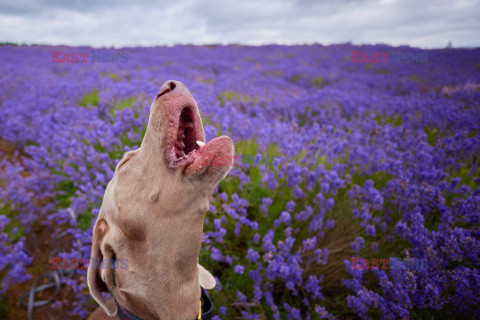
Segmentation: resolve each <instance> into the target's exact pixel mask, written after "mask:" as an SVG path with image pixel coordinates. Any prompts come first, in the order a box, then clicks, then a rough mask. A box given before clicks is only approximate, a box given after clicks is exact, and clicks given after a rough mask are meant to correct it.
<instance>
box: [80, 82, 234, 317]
mask: <svg viewBox="0 0 480 320" xmlns="http://www.w3.org/2000/svg"><path fill="white" fill-rule="evenodd" d="M233 153H234V150H233V143H232V140H231V139H230V138H229V137H225V136H222V137H218V138H215V139H213V140H211V141H209V142H208V143H205V134H204V132H203V125H202V119H201V117H200V113H199V110H198V107H197V104H196V102H195V100H194V99H193V97H192V96H191V94H190V92H189V91H188V89H187V88H186V87H185V86H184V85H183V84H182V83H181V82H177V81H167V82H166V83H165V84H163V85H162V87H161V88H160V92H159V93H158V95H157V96H156V97H155V100H154V101H153V103H152V106H151V109H150V118H149V121H148V126H147V130H146V133H145V137H144V139H143V141H142V144H141V146H140V148H139V149H137V150H135V151H130V152H127V153H126V154H125V156H124V157H123V159H122V160H121V161H120V162H119V163H118V165H117V167H116V170H115V174H114V177H113V179H112V180H111V181H110V183H109V184H108V186H107V189H106V191H105V195H104V198H103V203H102V206H101V209H100V213H99V215H98V218H97V222H96V224H95V227H94V229H93V236H92V254H91V257H92V259H93V260H91V263H90V265H89V269H88V273H87V277H88V285H89V288H90V292H91V294H92V296H93V297H94V298H95V300H97V302H98V303H99V304H100V305H101V306H102V307H103V308H104V309H105V311H106V312H107V313H108V314H114V313H115V311H112V310H108V309H107V308H106V305H105V301H104V300H103V298H102V296H101V292H102V291H105V292H108V291H110V292H112V293H113V294H114V296H115V298H116V299H117V301H119V303H121V304H122V305H123V306H125V307H127V308H128V307H129V306H132V305H137V306H138V305H140V306H142V309H143V310H145V313H144V316H145V317H146V318H149V317H155V316H158V314H159V312H160V311H159V310H158V309H155V308H152V307H151V306H150V305H149V301H153V302H154V303H156V304H163V303H172V302H171V301H170V302H168V301H167V302H165V301H161V300H162V297H159V296H158V292H159V288H161V289H162V290H173V291H174V292H176V293H177V295H178V296H180V298H179V300H178V301H179V303H180V301H181V298H182V296H185V297H187V296H188V293H187V292H185V290H187V288H191V287H192V285H196V286H198V283H199V282H200V284H201V285H203V286H204V287H212V286H214V285H215V282H214V280H213V277H212V276H211V275H210V274H209V273H208V271H206V270H205V269H203V268H202V267H201V266H200V265H197V259H198V253H199V250H200V243H201V237H202V232H203V221H204V216H205V212H206V210H208V206H209V200H210V198H211V196H212V193H213V190H214V188H215V186H216V185H217V184H218V183H219V182H220V180H222V179H223V178H224V177H225V176H226V174H227V173H228V171H229V170H230V169H231V167H232V165H233ZM95 259H96V260H95ZM99 260H102V261H103V264H102V265H101V266H100V265H98V262H99ZM106 262H108V263H113V264H114V267H113V268H112V267H106V266H105V265H108V264H107V263H106ZM192 262H193V263H192ZM212 281H213V282H212ZM198 290H199V289H198ZM138 315H139V316H142V314H138Z"/></svg>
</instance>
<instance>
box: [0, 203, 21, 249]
mask: <svg viewBox="0 0 480 320" xmlns="http://www.w3.org/2000/svg"><path fill="white" fill-rule="evenodd" d="M0 214H1V215H5V216H6V217H7V218H9V219H10V223H9V224H8V225H6V226H5V228H4V230H3V231H4V232H5V233H7V235H8V237H9V238H10V240H11V241H12V242H17V241H18V240H20V238H21V237H23V236H24V228H23V227H22V224H21V222H20V220H19V219H17V218H16V216H17V214H18V212H17V211H15V210H13V209H12V208H11V207H10V206H9V205H7V204H4V203H1V202H0ZM14 228H17V230H16V232H15V233H14V232H13V229H14Z"/></svg>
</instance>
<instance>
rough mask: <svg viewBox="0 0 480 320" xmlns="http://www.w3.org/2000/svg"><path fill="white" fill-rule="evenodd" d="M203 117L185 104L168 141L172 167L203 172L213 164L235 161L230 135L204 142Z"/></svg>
mask: <svg viewBox="0 0 480 320" xmlns="http://www.w3.org/2000/svg"><path fill="white" fill-rule="evenodd" d="M203 136H204V135H203V128H202V124H201V119H200V118H199V117H198V115H196V112H194V111H193V110H192V108H191V107H184V108H183V109H182V111H181V112H180V116H179V118H178V125H177V127H176V134H175V132H171V137H172V138H171V141H170V143H169V144H167V150H166V158H167V163H168V166H169V168H171V169H177V168H182V169H183V171H184V172H185V173H186V174H197V175H198V174H204V173H206V172H207V170H208V168H209V167H211V166H219V167H220V166H229V165H231V164H232V162H233V144H232V141H231V139H230V138H228V137H224V136H222V137H218V138H215V139H212V140H210V141H209V142H208V143H205V141H203V140H204V138H203Z"/></svg>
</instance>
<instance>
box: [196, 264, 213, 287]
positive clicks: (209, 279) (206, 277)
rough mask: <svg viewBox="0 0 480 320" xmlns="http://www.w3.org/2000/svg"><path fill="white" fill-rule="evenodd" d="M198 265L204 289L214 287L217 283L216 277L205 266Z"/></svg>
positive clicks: (200, 280)
mask: <svg viewBox="0 0 480 320" xmlns="http://www.w3.org/2000/svg"><path fill="white" fill-rule="evenodd" d="M197 265H198V282H200V285H201V286H202V288H204V289H207V290H208V289H213V288H215V286H216V285H217V282H216V281H215V278H214V277H213V276H212V274H211V273H210V272H208V271H207V269H205V268H204V267H202V266H201V265H200V264H197Z"/></svg>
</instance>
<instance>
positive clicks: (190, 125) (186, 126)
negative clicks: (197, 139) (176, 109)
mask: <svg viewBox="0 0 480 320" xmlns="http://www.w3.org/2000/svg"><path fill="white" fill-rule="evenodd" d="M185 128H193V123H191V122H187V123H185Z"/></svg>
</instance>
